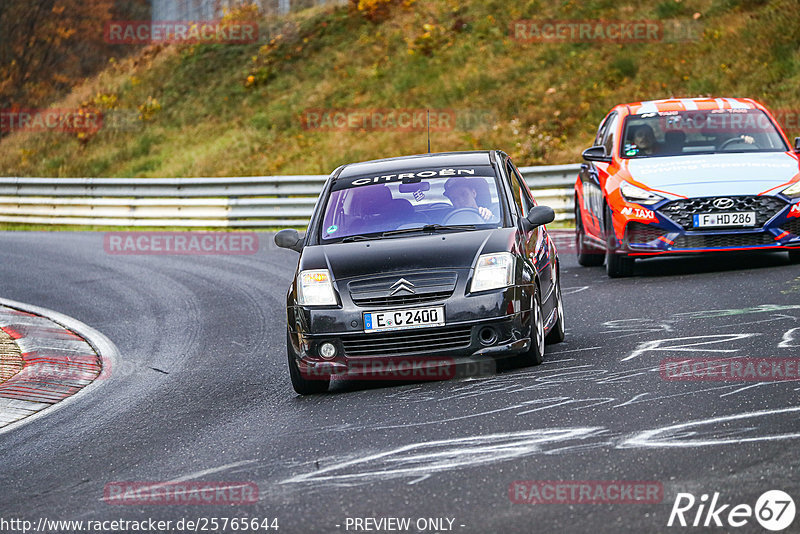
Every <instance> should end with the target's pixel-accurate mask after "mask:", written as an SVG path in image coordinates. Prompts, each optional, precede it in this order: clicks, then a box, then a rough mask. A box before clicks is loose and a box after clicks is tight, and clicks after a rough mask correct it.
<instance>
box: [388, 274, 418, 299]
mask: <svg viewBox="0 0 800 534" xmlns="http://www.w3.org/2000/svg"><path fill="white" fill-rule="evenodd" d="M389 289H391V290H392V292H391V293H389V296H390V297H392V296H394V295H396V294H397V293H399V292H400V291H408V292H409V293H415V291H414V284H412V283H411V282H409V281H408V280H406V279H405V278H401V279H400V280H398V281H397V282H395V283H394V284H392V286H391V287H390V288H389Z"/></svg>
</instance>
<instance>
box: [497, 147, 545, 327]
mask: <svg viewBox="0 0 800 534" xmlns="http://www.w3.org/2000/svg"><path fill="white" fill-rule="evenodd" d="M505 171H506V174H507V175H508V179H509V185H510V188H511V196H512V197H513V204H514V206H515V208H516V210H518V211H519V213H520V217H519V219H518V220H517V226H518V228H519V232H520V235H521V236H522V239H521V243H520V244H521V250H520V253H521V254H523V255H524V256H525V257H526V258H527V259H528V260H529V261H530V262H531V263H532V264H533V265H534V266H535V269H536V271H537V272H538V274H539V281H540V284H541V288H542V294H541V298H542V306H544V307H545V311H546V312H547V311H548V306H547V304H546V300H547V299H548V297H549V296H550V292H551V290H552V286H553V274H552V273H553V262H552V259H553V258H552V257H551V254H552V250H551V249H550V244H549V240H548V238H547V229H546V228H545V227H544V226H539V227H537V228H533V229H528V228H527V227H526V226H525V225H524V224H522V221H521V219H523V218H524V217H525V216H526V215H527V214H528V212H529V211H530V209H531V208H532V207H533V206H535V205H536V202H535V201H534V199H533V195H532V194H531V190H530V188H528V184H526V183H525V180H524V179H523V177H522V175H521V174H520V172H519V170H518V169H517V168H516V166H515V165H514V164H513V163H512V162H511V159H510V158H506V160H505Z"/></svg>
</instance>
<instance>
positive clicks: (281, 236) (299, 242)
mask: <svg viewBox="0 0 800 534" xmlns="http://www.w3.org/2000/svg"><path fill="white" fill-rule="evenodd" d="M275 244H276V245H278V246H279V247H281V248H288V249H290V250H294V251H295V252H300V251H302V250H303V239H302V238H301V237H300V233H299V232H298V231H297V230H295V229H294V228H287V229H285V230H281V231H280V232H278V233H277V234H275Z"/></svg>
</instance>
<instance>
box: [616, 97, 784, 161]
mask: <svg viewBox="0 0 800 534" xmlns="http://www.w3.org/2000/svg"><path fill="white" fill-rule="evenodd" d="M786 150H788V147H787V146H786V143H785V142H784V140H783V138H782V137H781V135H780V133H778V130H777V129H776V128H775V125H774V124H772V121H770V119H769V117H768V116H767V114H766V113H764V112H763V111H761V110H759V109H715V110H705V111H703V110H700V111H664V112H654V113H644V114H641V115H630V116H628V117H627V119H626V120H625V130H624V132H623V136H622V144H621V153H620V157H623V158H629V159H630V158H649V157H658V156H680V155H687V154H725V153H732V152H748V153H749V152H783V151H786Z"/></svg>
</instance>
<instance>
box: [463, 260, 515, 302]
mask: <svg viewBox="0 0 800 534" xmlns="http://www.w3.org/2000/svg"><path fill="white" fill-rule="evenodd" d="M513 283H514V256H512V255H511V253H509V252H499V253H497V254H482V255H481V256H480V257H479V258H478V264H477V265H476V266H475V274H474V275H473V277H472V284H470V292H473V293H474V292H477V291H487V290H489V289H500V288H501V287H508V286H510V285H512V284H513Z"/></svg>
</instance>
